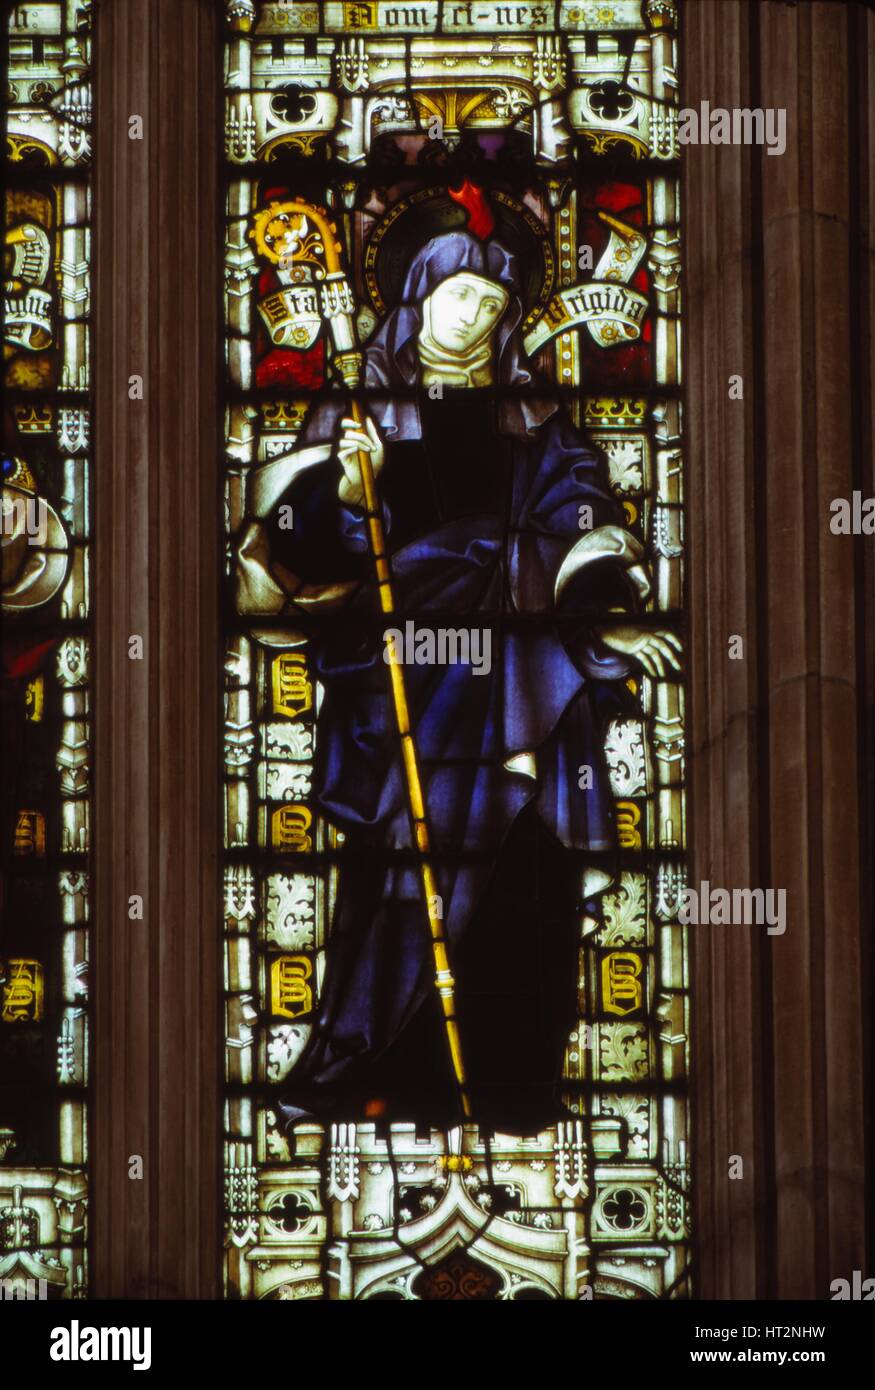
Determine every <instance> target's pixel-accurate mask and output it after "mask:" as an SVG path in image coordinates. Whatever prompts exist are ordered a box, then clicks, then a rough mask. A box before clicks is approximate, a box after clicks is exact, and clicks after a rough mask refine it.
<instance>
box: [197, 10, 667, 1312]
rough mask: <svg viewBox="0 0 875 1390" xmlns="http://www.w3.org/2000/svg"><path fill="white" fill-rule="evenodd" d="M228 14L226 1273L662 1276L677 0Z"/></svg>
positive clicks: (653, 1291)
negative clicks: (673, 1) (675, 0)
mask: <svg viewBox="0 0 875 1390" xmlns="http://www.w3.org/2000/svg"><path fill="white" fill-rule="evenodd" d="M226 12H227V43H226V54H225V63H226V66H225V86H226V112H225V122H226V125H225V135H226V158H227V166H226V186H227V208H226V228H225V236H226V278H225V305H226V381H227V406H226V434H225V445H226V453H225V527H226V565H225V581H226V614H227V621H226V644H225V661H226V665H225V672H226V685H225V746H224V759H225V783H224V801H225V869H224V910H225V923H224V931H225V937H224V950H225V1039H226V1043H225V1067H226V1100H225V1140H224V1143H225V1175H226V1187H225V1192H226V1291H227V1295H228V1296H229V1297H231V1298H245V1299H252V1298H290V1299H296V1298H303V1299H359V1298H365V1299H367V1298H377V1299H447V1298H449V1299H468V1298H470V1299H513V1298H522V1299H539V1298H541V1299H582V1298H590V1297H594V1298H597V1299H612V1298H642V1299H643V1298H678V1297H686V1296H688V1295H689V1292H690V1289H689V1283H688V1275H687V1258H688V1247H687V1242H688V1240H689V1234H690V1233H689V1226H688V1190H689V1163H688V1154H687V1134H688V1123H689V1113H688V1099H687V1089H686V1077H687V1071H688V1060H689V1043H688V1037H689V1003H688V965H687V955H686V940H685V931H684V929H683V928H682V927H681V926H680V925H679V924H678V920H677V914H678V899H679V892H680V889H681V888H682V886H683V883H684V861H685V843H686V841H685V836H686V822H685V804H684V758H683V753H684V746H683V735H684V678H683V657H682V648H683V608H684V594H683V457H682V443H681V400H680V386H681V351H680V286H679V275H680V244H679V229H678V222H679V184H678V153H679V152H678V147H677V138H676V109H677V92H678V85H677V18H678V17H677V6H676V5H675V4H674V3H672V0H613V3H612V4H610V5H602V4H597V3H589V2H588V0H584V3H569V2H568V0H562V3H560V4H558V5H537V4H512V5H508V4H503V3H493V0H477V3H454V2H453V0H445V2H444V3H441V2H440V0H425V2H424V3H419V4H411V5H396V4H390V3H385V2H384V0H372V2H369V3H325V4H321V5H317V4H315V3H309V0H296V3H282V0H277V2H276V3H254V0H228V3H227V6H226Z"/></svg>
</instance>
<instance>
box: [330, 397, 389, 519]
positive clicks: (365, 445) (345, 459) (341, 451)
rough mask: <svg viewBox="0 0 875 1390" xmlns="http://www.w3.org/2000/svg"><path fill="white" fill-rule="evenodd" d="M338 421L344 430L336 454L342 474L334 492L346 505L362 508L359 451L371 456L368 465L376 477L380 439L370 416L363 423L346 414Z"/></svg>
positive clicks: (381, 458) (379, 465)
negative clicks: (369, 464)
mask: <svg viewBox="0 0 875 1390" xmlns="http://www.w3.org/2000/svg"><path fill="white" fill-rule="evenodd" d="M340 423H341V427H342V429H343V433H342V435H341V436H340V440H339V441H338V445H337V457H338V459H339V461H340V466H341V468H342V469H343V477H342V478H341V480H340V483H339V484H338V488H337V495H338V497H339V498H340V500H341V502H344V503H345V504H346V505H347V506H351V507H361V506H363V505H364V501H365V490H364V487H363V485H362V475H361V469H360V468H359V461H358V455H359V451H361V452H362V453H365V454H368V455H369V456H370V460H371V468H372V470H373V473H374V477H375V478H376V477H377V476H378V475H379V472H380V469H381V468H382V467H383V461H384V458H385V454H384V450H383V441H382V440H381V438H380V436H379V434H378V433H377V427H376V425H375V424H374V422H373V420H372V419H371V418H370V416H368V418H367V420H366V421H365V422H364V424H360V423H359V422H358V421H357V420H353V419H352V417H351V416H347V417H346V418H344V419H343V420H341V422H340Z"/></svg>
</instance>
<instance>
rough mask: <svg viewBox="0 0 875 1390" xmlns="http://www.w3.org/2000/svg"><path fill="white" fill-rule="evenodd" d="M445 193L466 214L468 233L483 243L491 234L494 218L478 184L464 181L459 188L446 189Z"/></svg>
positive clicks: (467, 180) (468, 180)
mask: <svg viewBox="0 0 875 1390" xmlns="http://www.w3.org/2000/svg"><path fill="white" fill-rule="evenodd" d="M447 192H448V193H449V195H450V197H451V198H452V200H453V202H454V203H460V204H461V206H462V207H463V208H464V209H465V211H466V212H467V214H468V231H469V232H472V233H473V234H474V236H476V237H479V238H480V240H481V241H485V240H486V238H487V237H488V236H490V235H491V234H492V231H493V228H494V227H495V218H494V217H493V215H492V209H491V208H490V206H489V204H488V203H487V201H486V194H485V193H484V192H483V189H482V188H480V187H479V185H478V184H476V183H472V182H471V180H470V179H465V181H464V183H463V184H462V187H461V188H448V189H447Z"/></svg>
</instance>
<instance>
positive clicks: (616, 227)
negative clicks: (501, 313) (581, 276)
mask: <svg viewBox="0 0 875 1390" xmlns="http://www.w3.org/2000/svg"><path fill="white" fill-rule="evenodd" d="M599 218H600V219H601V221H602V222H604V223H605V224H606V225H607V226H609V227H610V229H611V236H610V240H609V242H608V245H607V247H606V249H605V252H604V254H603V255H602V257H601V259H600V260H599V263H598V265H597V266H596V267H595V270H594V276H595V278H594V279H593V280H591V281H587V282H585V283H583V284H579V285H568V286H566V288H565V289H564V290H560V291H559V292H558V294H554V296H553V298H552V299H551V300H550V303H549V304H548V305H547V308H546V309H545V311H544V314H543V316H542V317H541V319H540V320H539V321H538V323H536V325H535V327H534V328H533V329H532V330H531V332H530V333H527V334H526V337H525V348H526V352H527V353H528V354H529V356H531V355H532V353H535V352H538V351H539V349H540V348H542V347H543V346H544V344H545V343H548V342H549V341H550V339H551V338H555V337H556V336H557V335H558V334H559V333H567V332H569V330H570V329H574V328H580V327H582V326H583V325H584V324H585V325H586V327H587V328H588V329H589V332H590V334H591V335H592V337H593V338H594V339H595V341H596V342H597V343H598V344H599V346H600V347H615V346H616V345H617V344H618V343H628V342H630V341H632V340H633V339H635V338H638V337H640V335H641V325H642V323H643V321H644V315H645V313H646V312H647V298H646V296H645V295H643V294H639V293H638V291H637V290H630V289H628V288H627V282H628V281H629V280H631V278H632V276H633V275H634V274H635V271H636V270H637V269H638V265H639V263H640V261H641V257H642V256H643V255H644V252H645V251H646V249H647V239H646V238H645V237H643V236H642V235H641V233H640V232H639V231H637V230H636V229H635V228H634V227H630V226H628V225H627V224H626V223H625V222H619V221H618V220H617V219H616V218H615V217H611V216H610V214H609V213H606V212H600V213H599Z"/></svg>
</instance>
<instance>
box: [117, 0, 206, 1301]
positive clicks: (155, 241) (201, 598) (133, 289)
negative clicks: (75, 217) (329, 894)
mask: <svg viewBox="0 0 875 1390" xmlns="http://www.w3.org/2000/svg"><path fill="white" fill-rule="evenodd" d="M220 22H221V11H220V8H219V6H217V5H214V4H212V3H202V0H108V2H107V3H105V4H101V5H100V13H99V16H98V21H97V28H96V60H95V61H96V95H95V106H96V112H97V126H96V130H97V148H96V169H95V226H96V236H95V267H96V317H95V323H94V342H95V348H96V353H95V368H96V370H95V373H94V375H95V382H96V399H95V407H96V457H95V467H94V530H95V545H94V561H95V568H94V612H95V633H94V661H95V667H96V678H95V707H94V729H95V758H94V762H95V773H96V791H95V815H96V826H95V835H94V871H95V900H94V906H95V924H94V936H93V941H94V955H95V962H94V964H95V970H96V988H95V1016H94V1031H93V1043H94V1054H93V1055H94V1067H93V1072H94V1087H93V1101H92V1132H91V1144H90V1155H91V1170H92V1196H91V1211H92V1213H93V1221H92V1232H91V1235H92V1260H93V1269H94V1280H93V1287H94V1292H95V1293H96V1294H97V1295H98V1296H101V1297H113V1296H121V1297H134V1298H136V1297H149V1298H155V1297H194V1296H201V1297H211V1296H215V1295H216V1294H217V1293H218V1272H219V1268H220V1250H219V1219H218V1214H219V1195H218V1181H219V1176H218V1175H219V1158H220V1142H219V1115H218V1110H219V1090H220V1084H221V1081H220V1061H219V1057H220V1052H219V1035H218V1029H219V1023H218V1020H219V1016H220V975H219V970H218V961H219V934H218V930H217V926H216V921H217V887H216V873H217V861H216V847H217V844H218V812H217V807H218V797H217V779H218V773H219V749H218V716H219V689H218V681H219V665H220V663H219V649H218V630H219V629H218V618H217V603H218V588H219V556H218V541H217V537H218V533H219V518H220V512H219V508H220V505H221V504H220V489H219V479H220V460H221V446H220V440H219V416H218V380H219V367H218V364H219V360H220V345H221V339H220V336H219V332H220V330H219V312H218V306H219V303H220V299H219V295H220V281H219V254H220V251H219V242H220V236H219V228H220V225H221V223H220V218H221V209H220V204H219V199H218V188H217V172H218V156H219V140H220V131H221V121H220V114H219V112H220V84H221V58H220V46H219V32H218V31H219V25H220ZM135 116H139V117H141V118H142V132H141V133H142V139H139V138H136V136H137V134H138V123H137V122H136V121H132V120H131V118H132V117H135ZM131 137H134V138H131ZM134 377H140V378H142V399H138V398H137V395H138V387H137V384H136V383H133V384H131V379H132V378H134ZM132 397H133V399H132ZM133 634H136V635H139V636H141V637H142V638H143V644H144V654H143V659H142V660H141V661H138V660H131V659H129V637H130V636H131V635H133ZM133 894H139V895H141V896H142V898H143V902H144V914H143V920H142V921H138V920H130V918H129V916H128V900H129V897H130V896H131V895H133ZM132 1155H140V1156H141V1157H142V1160H143V1177H142V1180H138V1179H136V1178H135V1177H134V1178H132V1177H130V1176H129V1161H130V1158H131V1156H132Z"/></svg>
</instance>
